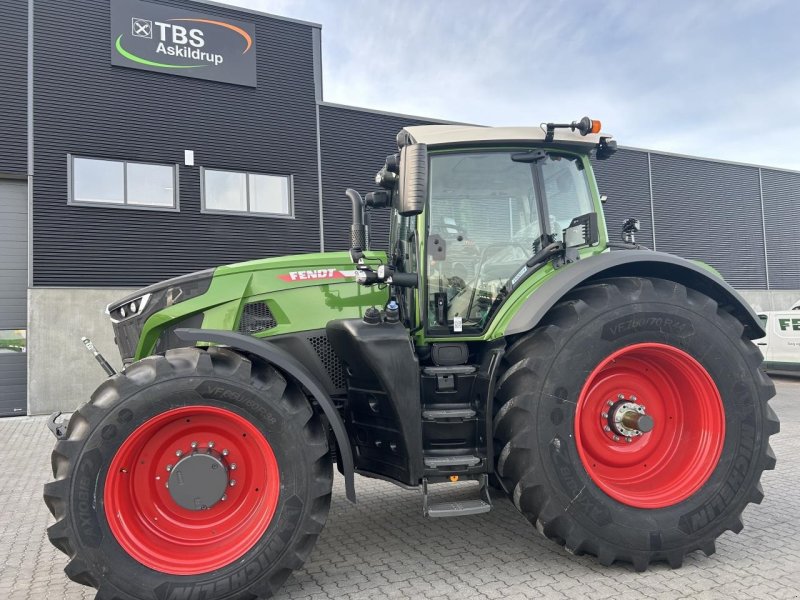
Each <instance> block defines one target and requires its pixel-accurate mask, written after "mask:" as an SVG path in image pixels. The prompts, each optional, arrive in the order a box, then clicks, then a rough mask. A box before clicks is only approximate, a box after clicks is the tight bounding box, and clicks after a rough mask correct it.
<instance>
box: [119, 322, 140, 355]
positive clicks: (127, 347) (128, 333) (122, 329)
mask: <svg viewBox="0 0 800 600" xmlns="http://www.w3.org/2000/svg"><path fill="white" fill-rule="evenodd" d="M112 327H113V328H114V342H116V344H117V348H118V349H119V355H120V357H121V358H122V360H123V362H124V361H126V360H127V361H130V360H131V359H133V357H134V355H135V354H136V347H137V346H138V345H139V334H140V333H141V330H142V326H141V323H140V322H139V318H138V317H136V318H133V319H129V320H127V321H122V322H121V323H112Z"/></svg>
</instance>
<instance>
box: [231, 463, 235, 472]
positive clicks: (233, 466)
mask: <svg viewBox="0 0 800 600" xmlns="http://www.w3.org/2000/svg"><path fill="white" fill-rule="evenodd" d="M235 470H236V463H231V471H235Z"/></svg>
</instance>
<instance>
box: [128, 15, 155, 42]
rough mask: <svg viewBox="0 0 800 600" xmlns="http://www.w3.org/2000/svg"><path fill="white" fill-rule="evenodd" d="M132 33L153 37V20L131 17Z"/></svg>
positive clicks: (138, 35) (148, 37)
mask: <svg viewBox="0 0 800 600" xmlns="http://www.w3.org/2000/svg"><path fill="white" fill-rule="evenodd" d="M131 35H135V36H136V37H143V38H147V39H151V38H152V37H153V22H152V21H148V20H147V19H137V18H135V17H134V18H133V19H131Z"/></svg>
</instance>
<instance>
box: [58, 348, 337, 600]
mask: <svg viewBox="0 0 800 600" xmlns="http://www.w3.org/2000/svg"><path fill="white" fill-rule="evenodd" d="M52 462H53V473H54V476H55V481H53V482H51V483H48V484H47V485H46V486H45V502H46V503H47V506H48V507H49V508H50V511H51V512H52V513H53V516H55V518H56V523H55V524H54V525H53V526H51V527H50V528H49V529H48V535H49V537H50V541H51V542H52V543H53V544H54V545H55V546H56V547H57V548H59V549H60V550H62V551H63V552H64V553H65V554H67V555H68V556H69V557H70V559H71V560H70V562H69V564H68V565H67V567H66V569H65V570H66V573H67V575H68V576H69V577H70V578H71V579H73V580H74V581H77V582H79V583H82V584H85V585H90V586H93V587H96V588H97V589H98V590H99V592H98V595H97V597H98V598H102V599H103V600H106V599H118V600H144V599H147V600H149V599H151V598H162V597H163V598H172V597H175V598H201V597H203V598H220V599H227V600H234V599H236V600H245V599H247V600H252V599H254V598H256V597H269V596H271V595H272V594H273V593H274V591H275V590H277V588H278V587H280V585H281V584H282V583H283V581H284V580H285V579H286V577H288V575H289V573H291V571H292V570H293V569H296V568H298V567H300V566H301V565H302V564H303V561H304V560H305V558H306V557H307V556H308V554H309V553H310V552H311V549H312V547H313V545H314V542H315V540H316V537H317V535H318V534H319V532H320V530H321V529H322V527H323V525H324V523H325V519H326V517H327V513H328V508H329V505H330V493H331V483H332V468H331V461H330V455H329V453H328V445H327V439H326V436H325V432H324V429H323V427H322V426H321V424H320V422H319V419H318V417H316V416H315V414H314V412H313V411H312V408H311V406H310V404H309V402H308V400H307V399H306V397H305V395H304V394H303V393H302V391H301V390H300V389H299V388H298V387H297V385H295V384H294V383H293V382H292V381H290V380H288V379H287V378H286V377H284V376H283V375H282V374H281V373H280V372H278V371H277V370H276V369H274V368H272V367H271V366H269V365H266V364H263V363H256V362H252V361H250V360H249V359H247V358H246V357H244V356H242V355H240V354H237V353H235V352H232V351H230V350H226V349H221V348H211V349H208V350H201V349H197V348H181V349H176V350H170V351H168V352H167V354H166V356H154V357H150V358H147V359H144V360H142V361H140V362H139V363H136V364H134V365H132V366H131V367H129V368H128V369H126V371H125V372H124V373H121V374H118V375H115V376H114V377H112V378H110V379H109V380H107V381H106V382H105V383H104V384H103V385H101V386H100V388H98V390H97V391H96V392H95V393H94V395H93V397H92V400H91V401H90V402H89V403H87V404H85V405H84V406H83V407H81V408H80V409H79V410H78V411H77V412H76V413H75V414H74V415H73V416H72V418H71V419H70V423H69V426H68V428H67V434H66V437H65V438H64V439H62V440H60V441H59V442H58V443H57V445H56V448H55V451H54V452H53V459H52Z"/></svg>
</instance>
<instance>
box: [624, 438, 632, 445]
mask: <svg viewBox="0 0 800 600" xmlns="http://www.w3.org/2000/svg"><path fill="white" fill-rule="evenodd" d="M625 441H626V442H628V443H629V444H630V443H631V442H632V441H633V438H632V437H630V436H628V437H626V438H625Z"/></svg>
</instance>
